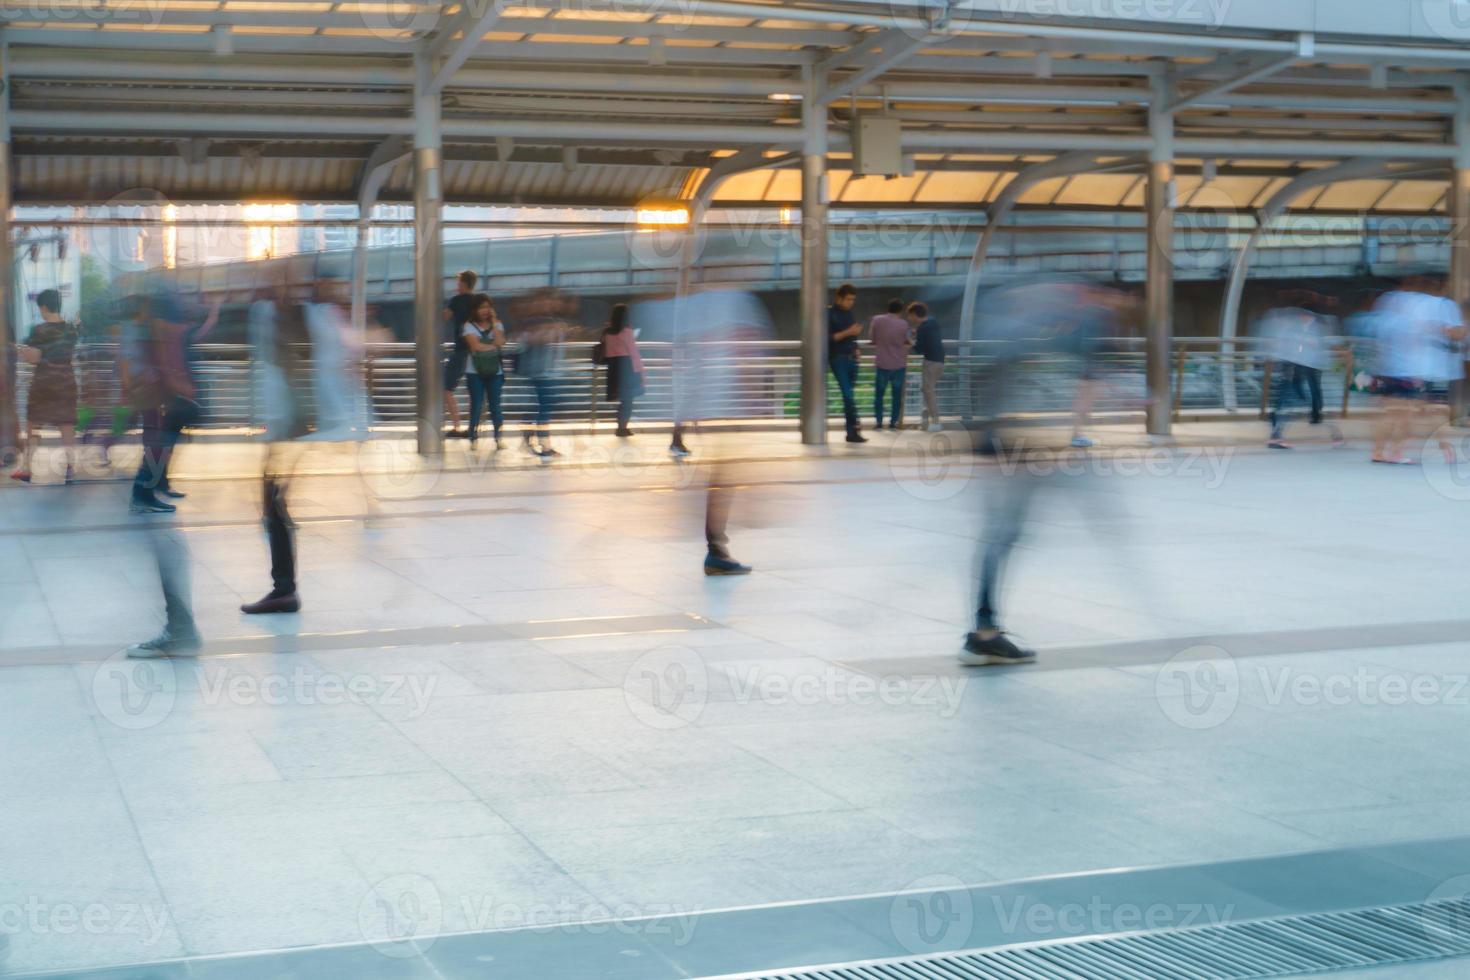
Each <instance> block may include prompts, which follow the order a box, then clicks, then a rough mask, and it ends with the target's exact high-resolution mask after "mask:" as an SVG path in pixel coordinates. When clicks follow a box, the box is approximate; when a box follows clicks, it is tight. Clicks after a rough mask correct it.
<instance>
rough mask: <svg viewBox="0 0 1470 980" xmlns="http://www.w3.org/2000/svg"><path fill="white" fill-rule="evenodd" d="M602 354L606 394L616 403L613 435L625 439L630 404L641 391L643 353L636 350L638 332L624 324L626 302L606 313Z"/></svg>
mask: <svg viewBox="0 0 1470 980" xmlns="http://www.w3.org/2000/svg"><path fill="white" fill-rule="evenodd" d="M602 357H603V362H604V363H605V364H606V365H607V398H608V401H615V402H617V403H618V429H617V432H616V433H615V435H617V437H618V438H620V439H627V438H628V437H629V436H631V435H632V434H633V430H632V429H630V428H628V424H629V423H630V422H631V421H632V420H633V404H634V402H635V401H637V399H638V396H639V395H641V394H643V391H644V384H643V357H642V356H641V355H640V354H639V353H638V336H637V334H636V332H635V331H634V330H633V328H632V327H631V326H630V325H629V324H628V306H627V304H626V303H619V304H617V305H616V306H614V307H613V308H612V312H611V313H609V314H608V318H607V328H606V329H605V330H603V331H602Z"/></svg>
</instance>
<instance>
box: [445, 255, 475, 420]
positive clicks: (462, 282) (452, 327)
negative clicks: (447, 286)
mask: <svg viewBox="0 0 1470 980" xmlns="http://www.w3.org/2000/svg"><path fill="white" fill-rule="evenodd" d="M479 281H480V277H479V276H477V275H475V274H474V272H472V271H470V270H469V269H466V270H464V271H463V272H461V273H460V274H459V278H458V281H457V282H456V284H455V290H456V291H455V294H454V295H453V296H451V297H449V301H448V302H446V303H445V304H444V321H445V322H446V323H448V324H449V342H450V343H451V344H453V345H454V350H453V351H452V352H451V353H450V355H449V358H448V359H447V360H445V362H444V412H445V414H446V415H447V416H448V418H449V432H448V433H447V434H448V436H449V438H451V439H464V438H467V437H468V436H469V433H468V432H467V431H465V430H464V429H461V428H460V427H459V396H458V391H459V383H460V382H461V381H463V380H464V376H465V372H466V371H467V370H468V369H469V361H470V348H469V345H468V344H466V343H465V339H464V325H465V324H466V323H468V322H469V320H470V317H471V316H473V315H474V312H475V284H476V283H477V282H479Z"/></svg>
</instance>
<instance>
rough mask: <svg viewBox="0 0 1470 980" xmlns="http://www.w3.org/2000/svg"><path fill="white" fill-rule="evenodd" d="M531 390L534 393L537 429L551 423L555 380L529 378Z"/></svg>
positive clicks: (554, 401)
mask: <svg viewBox="0 0 1470 980" xmlns="http://www.w3.org/2000/svg"><path fill="white" fill-rule="evenodd" d="M529 380H530V382H531V388H532V389H533V390H534V391H535V392H536V427H537V428H538V429H539V428H541V427H543V426H545V425H548V424H549V423H550V422H551V412H552V409H554V408H555V407H556V379H555V378H530V379H529Z"/></svg>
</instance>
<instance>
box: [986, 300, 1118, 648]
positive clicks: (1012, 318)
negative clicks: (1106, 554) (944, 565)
mask: <svg viewBox="0 0 1470 980" xmlns="http://www.w3.org/2000/svg"><path fill="white" fill-rule="evenodd" d="M1111 303H1112V299H1111V297H1110V293H1109V292H1108V291H1105V290H1101V289H1100V288H1099V287H1095V286H1093V285H1091V284H1088V283H1073V282H1019V283H1014V284H1010V285H1007V286H1003V287H999V288H997V289H995V290H992V292H991V293H990V295H988V296H987V297H986V299H985V302H984V304H983V306H982V309H983V310H984V314H983V316H982V318H981V320H980V323H979V324H978V326H979V328H980V336H981V339H983V340H986V341H988V342H989V344H990V348H991V351H992V358H991V360H990V361H989V363H988V364H987V366H986V367H985V368H984V371H985V374H986V376H985V377H983V378H981V379H980V382H981V383H980V387H979V390H981V391H982V392H984V395H985V397H986V399H987V401H988V403H989V404H988V406H987V412H986V414H987V415H988V418H987V420H986V423H985V427H984V428H983V429H982V430H981V432H980V433H979V434H978V439H977V442H976V447H975V448H976V451H977V452H978V453H980V454H982V455H1008V456H1009V459H1008V460H1006V461H1004V463H1003V465H1001V466H998V467H996V468H995V470H994V471H993V472H992V474H991V479H990V480H989V481H988V485H987V488H986V492H985V498H984V499H985V518H984V528H983V532H982V536H981V539H982V543H981V546H980V554H979V561H978V565H979V569H978V578H979V588H978V596H977V602H976V613H975V629H974V630H973V631H971V632H970V633H969V634H968V635H967V636H966V637H965V645H964V649H963V650H962V651H961V653H960V655H959V659H960V662H961V663H965V664H977V665H984V664H1018V663H1028V662H1030V661H1032V660H1035V659H1036V654H1035V653H1033V652H1032V651H1030V650H1027V649H1025V648H1023V647H1021V646H1019V645H1018V644H1016V643H1015V642H1014V641H1012V640H1011V639H1010V637H1009V636H1008V635H1007V633H1006V631H1005V630H1004V629H1002V626H1001V617H1000V605H1001V603H1000V599H1001V584H1002V581H1003V577H1004V574H1005V569H1006V565H1007V563H1008V561H1009V559H1010V557H1011V553H1012V552H1013V551H1014V549H1015V547H1016V544H1017V543H1018V541H1019V540H1020V537H1021V532H1022V528H1023V527H1024V525H1025V522H1026V519H1027V517H1028V516H1029V514H1030V511H1031V508H1032V506H1033V504H1034V502H1035V498H1036V495H1037V493H1038V492H1039V491H1040V490H1041V489H1042V487H1043V486H1047V487H1062V486H1071V485H1072V484H1073V483H1075V481H1076V480H1077V479H1078V478H1080V477H1079V475H1078V473H1079V471H1077V470H1074V469H1072V468H1070V467H1061V466H1057V465H1049V466H1042V467H1033V466H1032V465H1030V464H1031V460H1028V459H1026V458H1025V457H1024V451H1025V444H1024V438H1023V437H1022V436H1019V435H1015V436H1013V435H1012V434H1011V433H1009V432H1007V431H1006V429H1005V421H1004V420H1005V419H1006V418H1007V417H1008V415H1009V414H1010V412H1011V411H1012V410H1013V409H1015V408H1017V407H1019V405H1017V404H1013V401H1015V400H1016V399H1017V398H1018V393H1019V392H1021V391H1023V390H1024V389H1025V388H1026V384H1025V380H1024V378H1023V377H1022V375H1023V374H1024V373H1025V372H1026V371H1028V370H1030V369H1031V366H1032V365H1035V364H1037V363H1047V364H1051V365H1055V366H1054V367H1052V368H1050V369H1049V373H1048V382H1049V383H1052V384H1055V383H1056V381H1057V380H1058V377H1059V375H1060V376H1061V377H1062V378H1063V379H1064V380H1065V379H1066V378H1070V380H1071V382H1072V384H1073V386H1074V388H1076V387H1079V386H1080V385H1082V384H1083V383H1085V380H1086V379H1087V378H1089V377H1090V376H1091V375H1092V371H1093V367H1092V363H1091V362H1092V360H1093V358H1095V356H1096V354H1097V351H1098V345H1097V344H1096V343H1093V342H1092V339H1091V337H1090V333H1091V331H1093V330H1094V329H1095V328H1096V325H1097V323H1098V322H1102V321H1105V319H1106V317H1107V316H1109V315H1110V313H1109V307H1110V306H1111ZM1074 394H1075V393H1074ZM1080 472H1081V473H1082V474H1085V468H1084V469H1083V470H1082V471H1080Z"/></svg>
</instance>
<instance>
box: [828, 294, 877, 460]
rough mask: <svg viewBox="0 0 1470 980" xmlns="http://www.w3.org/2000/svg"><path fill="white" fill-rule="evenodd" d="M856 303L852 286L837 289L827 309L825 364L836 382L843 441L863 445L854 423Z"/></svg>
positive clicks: (860, 327)
mask: <svg viewBox="0 0 1470 980" xmlns="http://www.w3.org/2000/svg"><path fill="white" fill-rule="evenodd" d="M856 302H857V287H856V286H854V285H853V284H852V283H845V284H843V285H841V286H838V287H837V292H836V293H835V294H833V297H832V305H831V306H829V307H827V363H828V364H830V365H831V367H832V376H833V377H834V378H836V379H837V390H838V391H839V392H841V394H842V414H843V417H844V418H845V419H846V421H847V441H848V442H867V441H868V440H867V439H866V438H865V437H864V436H863V433H862V427H861V425H860V424H859V423H858V409H857V397H856V390H857V379H858V336H859V335H860V334H861V333H862V332H863V325H862V324H861V323H859V322H858V321H857V317H855V316H853V313H852V308H853V305H854V304H855V303H856Z"/></svg>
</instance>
